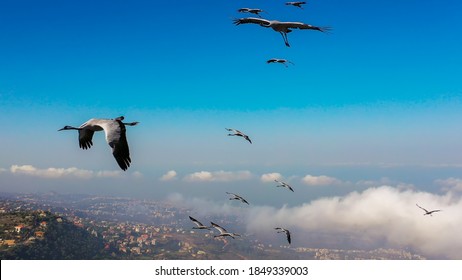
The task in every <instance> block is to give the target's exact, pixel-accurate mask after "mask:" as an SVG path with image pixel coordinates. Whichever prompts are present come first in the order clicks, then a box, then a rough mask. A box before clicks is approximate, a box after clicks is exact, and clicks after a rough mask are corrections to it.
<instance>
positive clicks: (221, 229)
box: [210, 222, 228, 234]
mask: <svg viewBox="0 0 462 280" xmlns="http://www.w3.org/2000/svg"><path fill="white" fill-rule="evenodd" d="M210 223H211V224H212V226H213V227H214V228H216V229H217V230H218V231H219V232H220V233H221V234H223V233H227V232H228V231H227V230H226V229H224V228H223V227H221V226H219V225H217V224H215V223H214V222H210Z"/></svg>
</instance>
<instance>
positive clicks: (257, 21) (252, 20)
mask: <svg viewBox="0 0 462 280" xmlns="http://www.w3.org/2000/svg"><path fill="white" fill-rule="evenodd" d="M233 23H234V24H235V25H240V24H247V23H254V24H260V25H261V26H268V25H269V24H270V21H269V20H266V19H264V18H256V17H247V18H238V19H234V20H233Z"/></svg>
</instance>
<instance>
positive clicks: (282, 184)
mask: <svg viewBox="0 0 462 280" xmlns="http://www.w3.org/2000/svg"><path fill="white" fill-rule="evenodd" d="M274 182H276V183H278V184H279V185H277V187H283V188H287V189H289V190H291V191H292V192H294V189H293V188H292V187H291V186H290V185H289V184H287V183H286V182H282V181H278V180H274Z"/></svg>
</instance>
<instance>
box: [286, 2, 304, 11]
mask: <svg viewBox="0 0 462 280" xmlns="http://www.w3.org/2000/svg"><path fill="white" fill-rule="evenodd" d="M305 4H306V2H305V1H296V2H286V5H287V6H294V7H299V8H300V9H303V7H302V5H305Z"/></svg>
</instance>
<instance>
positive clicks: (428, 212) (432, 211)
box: [415, 203, 441, 216]
mask: <svg viewBox="0 0 462 280" xmlns="http://www.w3.org/2000/svg"><path fill="white" fill-rule="evenodd" d="M415 205H417V207H419V208H420V209H422V210H424V211H425V214H424V216H425V215H430V216H432V214H433V213H435V212H440V211H441V210H438V209H437V210H431V211H428V210H427V209H425V208H423V207H421V206H419V204H417V203H416V204H415Z"/></svg>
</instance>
